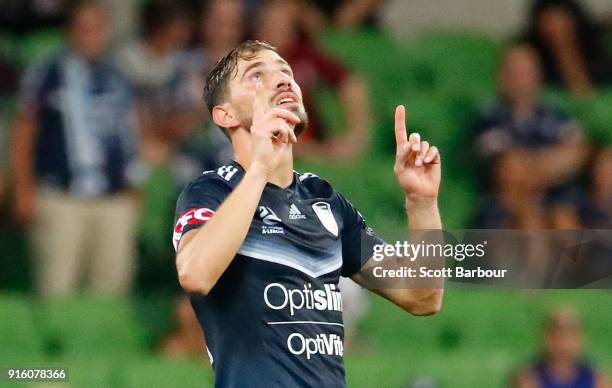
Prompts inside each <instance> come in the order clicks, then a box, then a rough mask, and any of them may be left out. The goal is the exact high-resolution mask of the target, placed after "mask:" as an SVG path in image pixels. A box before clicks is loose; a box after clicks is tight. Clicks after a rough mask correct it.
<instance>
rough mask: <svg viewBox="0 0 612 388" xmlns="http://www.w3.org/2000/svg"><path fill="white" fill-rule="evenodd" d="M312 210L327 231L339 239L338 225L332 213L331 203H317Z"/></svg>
mask: <svg viewBox="0 0 612 388" xmlns="http://www.w3.org/2000/svg"><path fill="white" fill-rule="evenodd" d="M312 209H313V210H314V212H315V214H316V215H317V217H319V221H321V224H323V226H324V227H325V229H327V231H328V232H329V233H331V234H333V235H334V236H336V237H338V224H337V223H336V219H335V218H334V213H332V210H331V206H330V205H329V203H327V202H317V203H315V204H313V205H312Z"/></svg>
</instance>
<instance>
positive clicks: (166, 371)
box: [117, 354, 213, 388]
mask: <svg viewBox="0 0 612 388" xmlns="http://www.w3.org/2000/svg"><path fill="white" fill-rule="evenodd" d="M117 378H118V380H119V381H121V383H122V384H121V386H124V387H130V388H150V387H164V388H188V387H202V388H203V387H212V386H213V381H212V369H211V367H210V364H209V361H208V359H207V358H206V356H205V355H204V354H203V355H202V358H201V359H198V360H173V359H166V358H158V357H150V358H139V359H134V360H132V361H131V362H129V363H128V364H126V365H123V366H122V368H121V369H120V370H119V373H118V377H117Z"/></svg>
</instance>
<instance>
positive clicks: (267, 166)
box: [176, 88, 300, 294]
mask: <svg viewBox="0 0 612 388" xmlns="http://www.w3.org/2000/svg"><path fill="white" fill-rule="evenodd" d="M259 89H260V88H257V90H258V92H257V94H256V97H255V103H254V108H253V109H254V115H253V125H252V126H251V131H250V136H251V142H252V144H253V148H252V154H251V163H250V165H249V166H248V169H247V172H246V174H245V175H244V177H243V178H242V181H241V182H240V184H238V186H237V187H236V188H235V189H234V191H233V192H232V193H231V194H230V195H229V196H228V197H227V199H226V200H225V201H224V202H223V203H222V204H221V206H220V207H219V208H218V209H217V211H216V212H215V213H214V215H212V217H210V219H209V220H208V222H207V223H206V224H204V225H203V226H202V227H201V228H199V229H195V230H192V231H189V232H187V233H186V234H185V236H183V238H182V239H181V241H180V243H179V246H178V248H177V256H176V266H177V271H178V276H179V282H180V284H181V287H183V288H184V289H185V290H186V291H187V292H191V293H199V294H208V293H209V292H210V290H211V289H212V288H213V286H214V285H215V284H216V283H217V280H219V278H220V277H221V275H222V274H223V272H225V270H226V269H227V267H228V266H229V264H230V263H231V261H232V259H233V258H234V256H235V255H236V253H237V252H238V250H239V249H240V246H241V245H242V243H243V241H244V239H245V237H246V235H247V233H248V231H249V226H250V225H251V220H252V219H253V214H254V213H255V210H256V209H257V205H258V204H259V200H260V198H261V194H262V192H263V189H264V187H265V185H266V182H267V181H268V179H269V176H270V173H271V172H272V171H274V170H275V169H276V166H277V164H278V163H279V161H280V157H279V155H278V153H279V147H278V143H287V142H292V143H295V141H296V138H295V134H294V133H293V126H294V125H295V124H297V123H299V122H300V119H299V118H298V117H297V116H296V115H295V114H293V113H292V112H289V111H287V110H284V109H279V108H273V109H271V110H269V111H268V112H265V111H264V109H265V108H264V106H265V103H264V102H263V99H264V97H263V96H262V95H261V92H260V91H259ZM290 124H292V125H291V126H290Z"/></svg>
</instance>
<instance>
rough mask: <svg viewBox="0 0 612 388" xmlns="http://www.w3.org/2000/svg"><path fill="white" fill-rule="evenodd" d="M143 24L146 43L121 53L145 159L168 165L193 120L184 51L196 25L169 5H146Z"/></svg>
mask: <svg viewBox="0 0 612 388" xmlns="http://www.w3.org/2000/svg"><path fill="white" fill-rule="evenodd" d="M142 20H143V28H142V40H140V41H137V42H133V43H131V44H128V45H127V46H126V47H124V48H123V49H121V50H120V51H119V64H120V66H121V69H122V70H123V72H124V74H125V75H126V77H127V78H128V79H129V80H130V81H131V82H132V84H133V86H134V89H135V92H136V99H137V104H138V117H139V121H140V124H141V128H142V135H143V156H144V158H145V160H146V161H147V162H148V163H150V164H152V165H165V164H167V163H168V161H169V158H170V155H171V154H172V149H173V148H175V147H176V146H177V144H178V142H179V141H180V140H181V139H182V138H183V136H184V134H183V131H184V128H185V126H186V123H188V122H189V119H190V116H189V112H188V111H187V110H186V109H184V106H183V105H181V101H180V98H179V97H180V96H179V87H180V85H181V73H180V68H179V64H180V62H179V58H180V57H179V52H180V50H181V49H182V48H183V46H184V45H185V44H186V43H187V40H188V39H189V36H190V32H191V26H190V20H189V18H188V13H187V11H186V10H185V9H183V8H182V7H181V6H180V5H177V4H175V3H173V2H170V1H167V0H154V1H151V2H148V3H146V4H145V6H144V9H143V16H142Z"/></svg>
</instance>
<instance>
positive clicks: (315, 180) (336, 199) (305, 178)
mask: <svg viewBox="0 0 612 388" xmlns="http://www.w3.org/2000/svg"><path fill="white" fill-rule="evenodd" d="M297 175H298V179H299V181H300V185H301V186H302V187H303V189H305V190H306V191H307V192H308V195H309V196H311V197H312V198H319V199H322V200H324V201H325V200H326V201H328V202H330V203H331V204H332V205H333V204H336V205H338V206H339V209H341V210H342V211H343V212H347V211H353V212H356V211H355V210H354V207H353V205H352V204H351V203H350V202H349V201H348V200H347V199H346V198H345V197H344V196H343V195H342V194H341V193H340V192H338V191H336V190H335V189H334V188H333V186H332V185H331V183H329V182H328V181H327V180H325V179H323V178H321V177H319V176H318V175H316V174H313V173H310V172H306V173H298V174H297Z"/></svg>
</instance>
